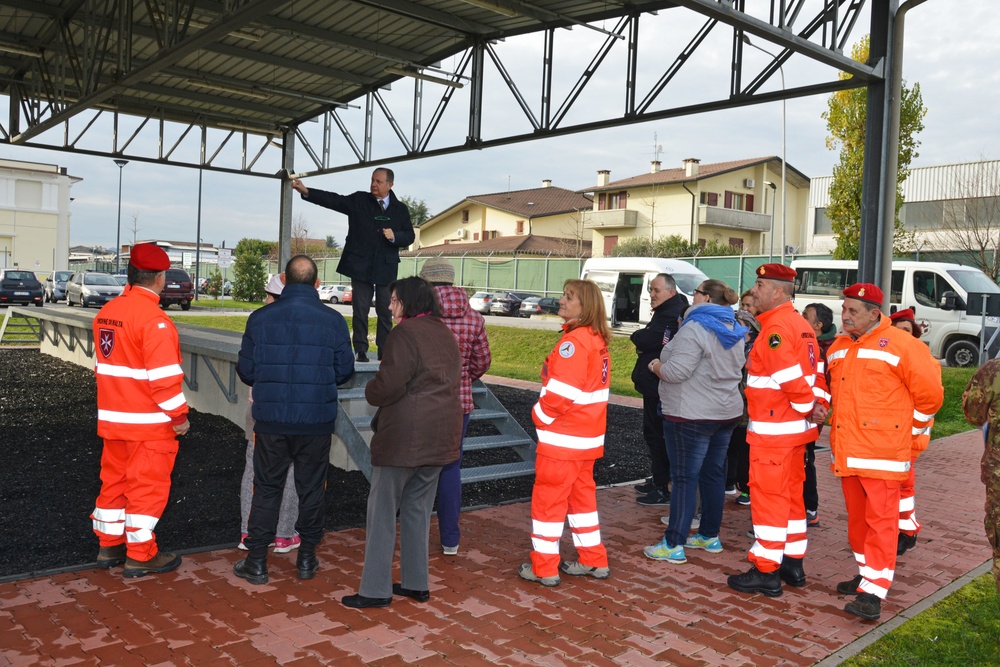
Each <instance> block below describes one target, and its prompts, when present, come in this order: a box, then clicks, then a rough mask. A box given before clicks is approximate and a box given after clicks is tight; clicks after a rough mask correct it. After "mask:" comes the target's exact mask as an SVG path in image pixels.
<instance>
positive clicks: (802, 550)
mask: <svg viewBox="0 0 1000 667" xmlns="http://www.w3.org/2000/svg"><path fill="white" fill-rule="evenodd" d="M807 542H808V540H794V541H792V542H785V555H786V556H791V557H792V558H801V557H802V556H805V555H806V544H807Z"/></svg>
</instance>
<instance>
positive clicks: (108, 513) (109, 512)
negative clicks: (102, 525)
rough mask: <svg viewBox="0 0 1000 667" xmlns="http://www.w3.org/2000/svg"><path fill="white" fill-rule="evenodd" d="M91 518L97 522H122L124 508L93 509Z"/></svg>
mask: <svg viewBox="0 0 1000 667" xmlns="http://www.w3.org/2000/svg"><path fill="white" fill-rule="evenodd" d="M92 516H93V517H94V518H95V519H97V520H99V521H124V520H125V508H124V507H123V508H121V509H117V508H114V509H104V508H102V507H95V508H94V513H93V515H92Z"/></svg>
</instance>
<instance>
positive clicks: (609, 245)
mask: <svg viewBox="0 0 1000 667" xmlns="http://www.w3.org/2000/svg"><path fill="white" fill-rule="evenodd" d="M616 245H618V237H617V236H605V237H604V256H605V257H611V253H612V252H614V249H615V246H616Z"/></svg>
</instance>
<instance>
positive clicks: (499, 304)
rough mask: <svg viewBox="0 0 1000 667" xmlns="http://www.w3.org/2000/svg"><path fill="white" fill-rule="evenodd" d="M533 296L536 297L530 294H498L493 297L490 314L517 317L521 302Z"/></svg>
mask: <svg viewBox="0 0 1000 667" xmlns="http://www.w3.org/2000/svg"><path fill="white" fill-rule="evenodd" d="M534 296H538V295H537V294H532V293H531V292H498V293H497V294H494V295H493V302H492V303H490V312H491V313H493V314H494V315H511V316H513V315H517V313H518V310H520V308H521V302H522V301H524V300H525V299H530V298H531V297H534Z"/></svg>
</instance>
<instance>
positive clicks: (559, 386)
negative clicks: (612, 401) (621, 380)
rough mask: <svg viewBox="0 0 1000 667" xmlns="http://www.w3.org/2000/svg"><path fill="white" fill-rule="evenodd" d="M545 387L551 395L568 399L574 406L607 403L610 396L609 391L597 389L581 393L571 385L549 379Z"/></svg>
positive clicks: (581, 391) (580, 390)
mask: <svg viewBox="0 0 1000 667" xmlns="http://www.w3.org/2000/svg"><path fill="white" fill-rule="evenodd" d="M545 387H546V388H547V389H548V390H549V391H551V392H552V393H553V394H557V395H559V396H562V397H563V398H568V399H569V400H571V401H573V403H574V405H593V404H594V403H607V402H608V397H609V396H610V395H611V391H610V390H609V389H598V390H597V391H583V390H582V389H577V388H576V387H574V386H573V385H570V384H566V383H565V382H560V381H559V380H556V379H554V378H553V379H549V381H548V382H546V383H545Z"/></svg>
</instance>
